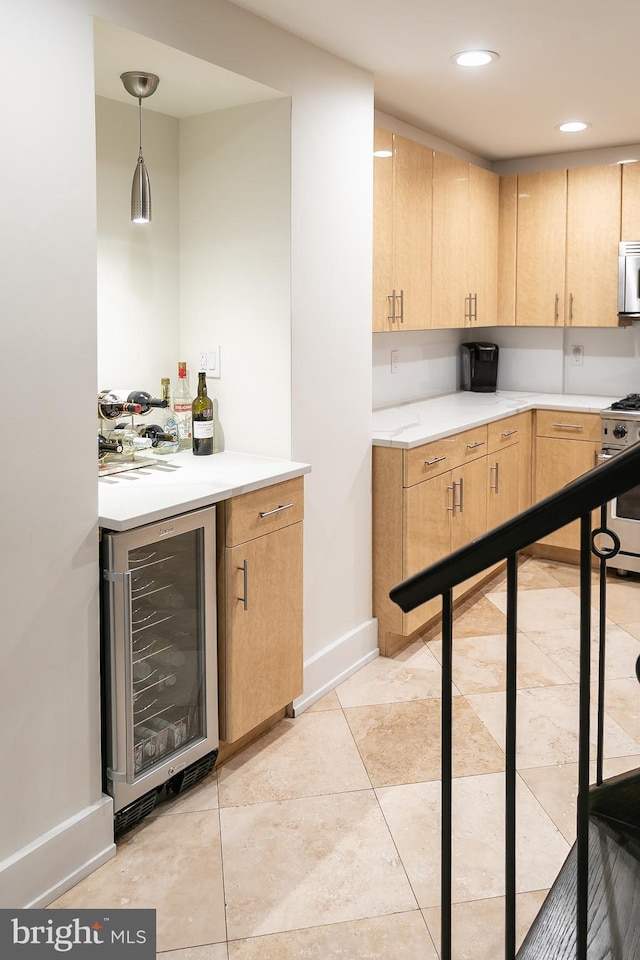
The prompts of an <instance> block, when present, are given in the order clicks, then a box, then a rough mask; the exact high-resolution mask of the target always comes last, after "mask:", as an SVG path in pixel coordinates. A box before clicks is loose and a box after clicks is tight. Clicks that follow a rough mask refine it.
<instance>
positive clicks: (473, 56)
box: [450, 50, 500, 67]
mask: <svg viewBox="0 0 640 960" xmlns="http://www.w3.org/2000/svg"><path fill="white" fill-rule="evenodd" d="M450 59H451V60H452V61H453V62H454V63H457V64H458V66H460V67H486V65H487V64H488V63H491V62H492V61H493V60H499V59H500V54H498V53H494V51H493V50H462V51H461V52H460V53H454V55H453V56H452V57H450Z"/></svg>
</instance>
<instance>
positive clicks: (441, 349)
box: [373, 324, 640, 409]
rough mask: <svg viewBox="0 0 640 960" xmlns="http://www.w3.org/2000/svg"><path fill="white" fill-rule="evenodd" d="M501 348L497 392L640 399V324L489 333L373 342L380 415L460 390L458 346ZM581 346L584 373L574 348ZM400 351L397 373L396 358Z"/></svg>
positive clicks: (427, 334) (440, 333)
mask: <svg viewBox="0 0 640 960" xmlns="http://www.w3.org/2000/svg"><path fill="white" fill-rule="evenodd" d="M465 340H486V341H489V342H491V343H497V344H498V346H499V347H500V354H499V364H498V389H499V390H516V391H527V392H528V391H531V392H534V393H578V394H589V395H596V396H604V397H609V396H613V397H617V396H620V397H623V396H625V394H627V393H640V324H632V325H631V326H630V327H607V328H603V329H591V328H585V327H582V328H581V327H566V328H564V327H558V328H549V327H483V328H480V329H478V330H474V331H470V330H422V331H414V332H408V331H407V332H403V333H377V334H374V335H373V364H374V367H373V406H374V409H377V408H379V407H385V406H389V405H391V404H394V403H403V402H406V401H409V400H415V399H418V398H419V397H428V396H434V395H436V394H442V393H450V392H451V391H453V390H457V389H459V384H460V362H459V356H458V345H459V344H460V343H462V342H463V341H465ZM574 345H578V346H582V347H583V349H584V359H583V363H582V365H580V366H575V365H574V364H573V363H572V347H573V346H574ZM391 350H397V351H398V361H397V362H398V365H397V371H396V373H392V372H391V363H390V352H391Z"/></svg>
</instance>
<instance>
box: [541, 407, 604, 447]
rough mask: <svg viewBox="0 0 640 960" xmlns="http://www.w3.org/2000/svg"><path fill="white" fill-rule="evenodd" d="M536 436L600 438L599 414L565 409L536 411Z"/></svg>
mask: <svg viewBox="0 0 640 960" xmlns="http://www.w3.org/2000/svg"><path fill="white" fill-rule="evenodd" d="M536 436H538V437H565V438H570V439H572V440H595V441H596V442H597V441H599V440H600V416H599V415H598V414H597V413H575V411H569V412H568V411H566V410H538V411H536Z"/></svg>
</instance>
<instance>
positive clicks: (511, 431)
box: [502, 429, 518, 437]
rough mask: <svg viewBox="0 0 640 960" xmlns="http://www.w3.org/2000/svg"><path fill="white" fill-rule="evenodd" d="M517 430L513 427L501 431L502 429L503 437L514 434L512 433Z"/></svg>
mask: <svg viewBox="0 0 640 960" xmlns="http://www.w3.org/2000/svg"><path fill="white" fill-rule="evenodd" d="M517 432H518V431H517V430H515V429H514V430H503V431H502V436H503V437H512V436H513V435H514V433H517Z"/></svg>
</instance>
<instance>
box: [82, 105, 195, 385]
mask: <svg viewBox="0 0 640 960" xmlns="http://www.w3.org/2000/svg"><path fill="white" fill-rule="evenodd" d="M142 128H143V138H142V142H143V153H144V157H145V162H146V165H147V169H148V170H149V179H150V181H151V199H152V220H151V223H146V224H141V223H131V220H130V206H131V204H130V197H131V181H132V179H133V171H134V168H135V165H136V161H137V158H138V107H137V105H135V104H134V101H133V99H132V103H131V105H129V104H126V103H118V102H116V101H115V100H107V99H105V98H104V97H97V98H96V149H97V157H96V163H97V186H98V192H97V196H98V386H99V388H100V389H108V388H117V387H122V388H128V389H130V390H148V391H149V392H150V393H152V394H154V395H155V396H159V391H160V378H161V377H170V378H171V383H172V387H173V386H175V384H176V380H177V370H178V367H177V361H178V360H181V359H185V358H184V357H179V356H178V353H179V345H180V329H179V318H180V283H179V276H180V272H179V266H180V263H179V229H180V220H179V179H178V172H179V155H178V141H179V121H178V120H176V119H175V118H174V117H167V116H164V115H163V114H161V113H155V112H153V111H151V110H145V109H144V107H143V119H142Z"/></svg>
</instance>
